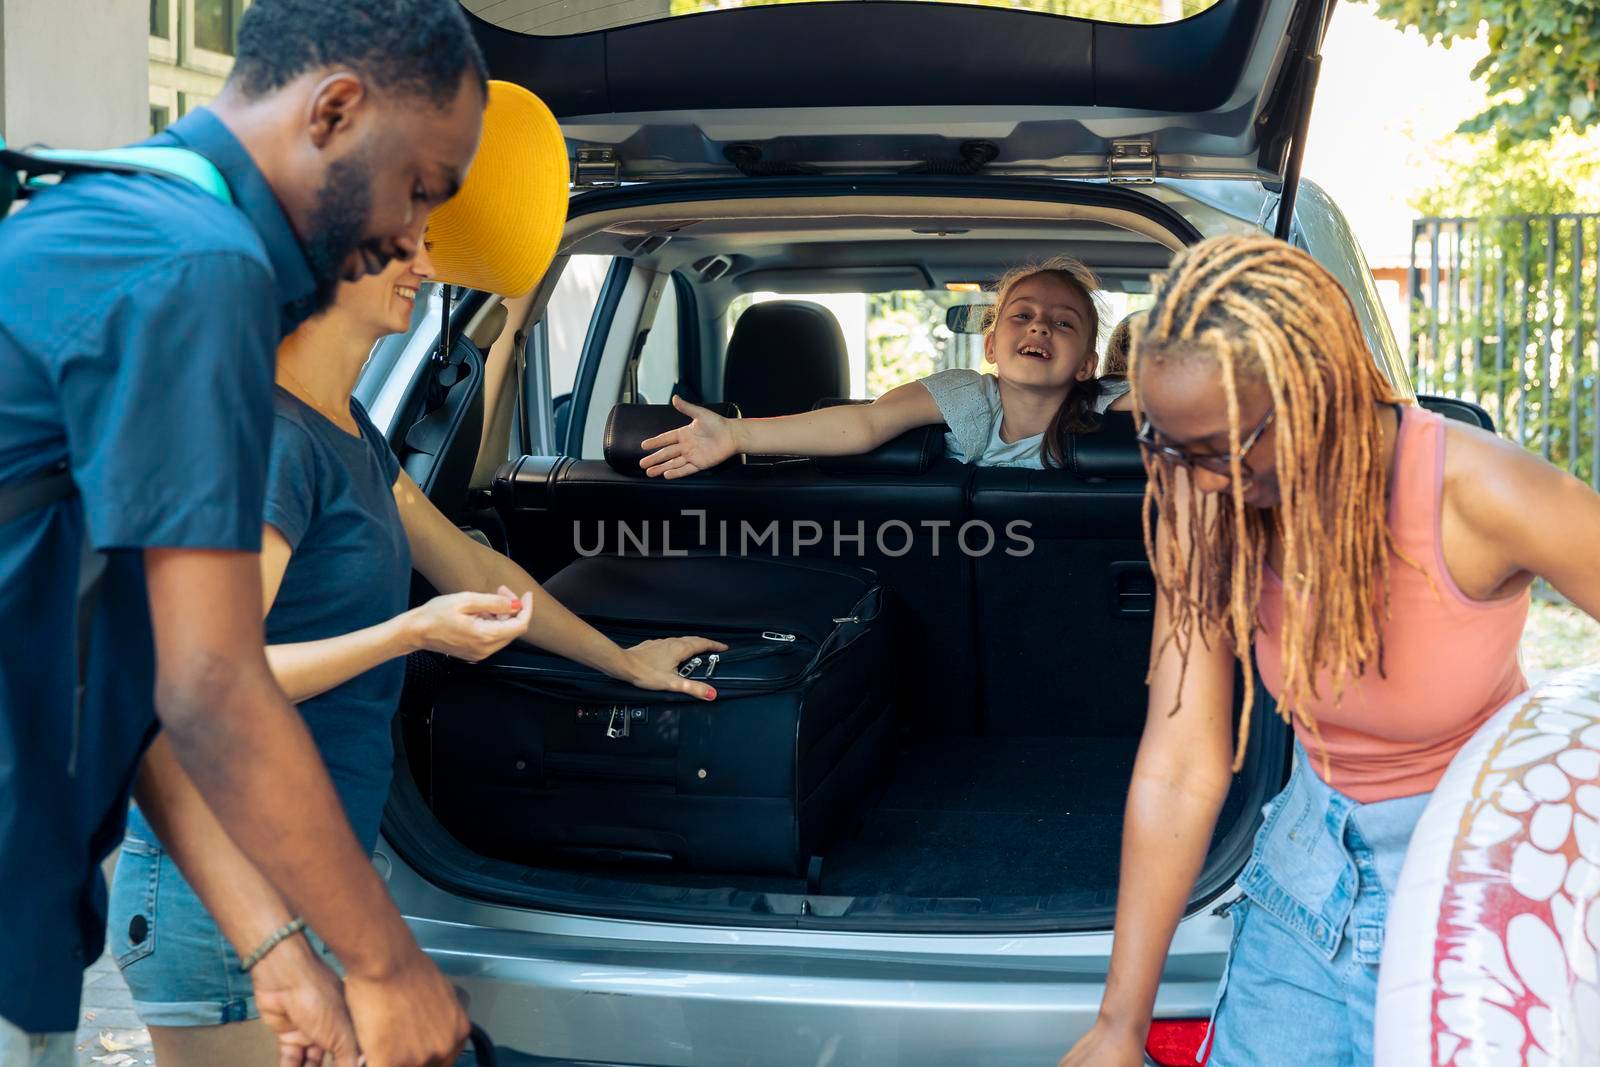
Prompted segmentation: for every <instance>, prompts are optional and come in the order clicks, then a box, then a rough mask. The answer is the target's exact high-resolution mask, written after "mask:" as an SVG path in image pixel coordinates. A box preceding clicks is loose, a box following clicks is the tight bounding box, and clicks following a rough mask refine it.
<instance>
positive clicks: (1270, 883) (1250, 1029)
mask: <svg viewBox="0 0 1600 1067" xmlns="http://www.w3.org/2000/svg"><path fill="white" fill-rule="evenodd" d="M1428 797H1429V794H1426V793H1424V794H1421V795H1418V796H1411V797H1401V798H1397V799H1395V800H1383V801H1378V802H1376V803H1372V804H1361V803H1358V802H1357V801H1354V800H1352V799H1350V798H1349V797H1347V796H1345V795H1344V794H1343V793H1340V792H1339V791H1338V790H1336V789H1334V788H1332V787H1331V786H1329V785H1328V784H1327V783H1325V782H1324V781H1323V780H1322V779H1321V778H1319V777H1318V776H1317V774H1316V772H1315V771H1314V770H1312V768H1311V766H1310V763H1309V760H1308V759H1307V756H1306V752H1305V750H1304V749H1303V748H1301V747H1300V745H1299V744H1296V745H1295V761H1294V771H1293V773H1292V774H1291V775H1290V777H1289V784H1288V785H1287V786H1285V787H1284V790H1283V792H1281V793H1279V794H1278V795H1277V796H1276V797H1275V798H1274V799H1273V800H1272V801H1271V802H1270V803H1269V804H1268V805H1267V807H1266V808H1265V809H1264V810H1265V814H1266V822H1265V823H1264V824H1263V825H1262V827H1261V830H1260V832H1259V833H1257V835H1256V841H1255V848H1254V851H1253V852H1252V853H1251V856H1250V861H1249V862H1248V863H1246V864H1245V868H1244V871H1243V873H1241V874H1240V876H1239V885H1240V888H1241V889H1243V891H1244V896H1243V897H1242V898H1241V899H1240V900H1239V901H1238V902H1237V903H1235V904H1234V905H1233V906H1232V908H1231V911H1230V914H1231V915H1232V917H1233V947H1232V949H1231V951H1230V952H1229V953H1228V963H1227V968H1226V970H1225V971H1224V972H1223V978H1222V984H1221V987H1220V988H1219V989H1218V991H1217V1006H1216V1010H1215V1012H1214V1013H1213V1016H1212V1022H1211V1030H1210V1036H1209V1038H1208V1039H1207V1041H1208V1044H1209V1045H1210V1053H1211V1059H1210V1063H1211V1067H1255V1065H1258V1064H1294V1065H1295V1067H1356V1065H1358V1064H1360V1065H1367V1064H1371V1063H1372V1023H1373V1011H1374V1008H1375V1005H1376V1002H1377V992H1378V961H1379V958H1380V957H1381V955H1382V953H1383V926H1384V921H1385V919H1386V917H1387V914H1388V903H1389V897H1390V896H1391V895H1392V894H1393V893H1394V890H1395V886H1396V885H1397V884H1398V883H1399V880H1400V866H1401V864H1402V863H1403V862H1404V860H1405V855H1406V845H1407V843H1408V842H1410V840H1411V831H1412V830H1413V829H1414V828H1415V827H1416V824H1417V820H1418V819H1419V818H1421V817H1422V809H1423V808H1425V807H1426V806H1427V803H1428ZM1204 1051H1205V1050H1204V1049H1202V1055H1204Z"/></svg>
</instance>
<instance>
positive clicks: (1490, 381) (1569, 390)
mask: <svg viewBox="0 0 1600 1067" xmlns="http://www.w3.org/2000/svg"><path fill="white" fill-rule="evenodd" d="M1597 252H1600V214H1566V215H1508V216H1499V217H1485V218H1425V219H1420V220H1418V221H1417V222H1415V223H1413V225H1412V229H1411V268H1410V274H1409V282H1410V292H1411V313H1410V325H1411V373H1412V380H1413V383H1414V384H1415V386H1416V389H1417V392H1419V393H1433V394H1437V395H1441V396H1452V397H1458V398H1460V399H1463V400H1471V401H1473V402H1475V403H1478V404H1481V405H1482V406H1483V407H1484V408H1485V409H1487V410H1488V412H1489V414H1490V415H1492V416H1494V420H1495V425H1496V426H1498V427H1499V429H1500V432H1501V433H1502V434H1503V435H1505V436H1506V437H1508V438H1510V439H1511V440H1513V441H1518V442H1520V443H1521V444H1523V445H1524V446H1526V447H1528V448H1530V449H1532V450H1534V451H1536V452H1538V453H1539V454H1540V455H1542V456H1543V457H1544V458H1546V459H1548V460H1550V461H1551V462H1553V463H1555V464H1557V465H1558V466H1561V467H1564V468H1565V469H1566V470H1568V471H1571V472H1572V473H1573V474H1575V475H1577V476H1578V477H1579V478H1582V479H1583V480H1584V481H1586V482H1589V483H1590V484H1591V485H1594V486H1595V487H1596V488H1600V322H1597V318H1600V260H1597Z"/></svg>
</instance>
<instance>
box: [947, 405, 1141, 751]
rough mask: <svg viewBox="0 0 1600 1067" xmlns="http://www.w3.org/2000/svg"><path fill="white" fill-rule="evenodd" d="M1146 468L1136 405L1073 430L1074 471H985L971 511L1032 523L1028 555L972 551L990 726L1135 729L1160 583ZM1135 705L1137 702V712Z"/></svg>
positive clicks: (1001, 521)
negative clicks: (1093, 427)
mask: <svg viewBox="0 0 1600 1067" xmlns="http://www.w3.org/2000/svg"><path fill="white" fill-rule="evenodd" d="M1144 486H1145V473H1144V466H1143V463H1142V461H1141V459H1140V455H1139V446H1138V444H1137V443H1136V442H1135V440H1134V428H1133V419H1132V416H1130V415H1128V414H1126V413H1123V412H1108V413H1106V415H1105V416H1104V417H1103V422H1102V425H1101V428H1100V429H1099V430H1098V431H1096V432H1093V433H1084V434H1074V435H1073V436H1072V437H1071V439H1070V441H1069V447H1068V449H1067V468H1066V469H1065V470H1046V471H1030V470H1016V469H1003V468H985V469H982V470H979V471H978V472H977V473H976V475H975V476H974V478H973V484H972V513H973V516H974V518H977V519H981V520H984V521H987V522H989V523H991V524H994V525H996V526H1004V525H1005V524H1006V523H1009V522H1017V521H1020V522H1024V523H1026V524H1027V527H1026V534H1027V536H1028V538H1029V539H1030V540H1031V542H1032V546H1031V549H1030V550H1029V551H1028V552H1027V553H1026V554H1025V555H1012V554H1008V553H1005V552H992V553H989V554H987V555H985V556H983V557H982V558H980V559H978V560H976V561H975V563H976V567H975V570H976V574H975V582H974V600H975V604H976V626H977V640H976V642H975V645H974V647H975V649H976V655H977V658H978V665H979V675H980V678H981V680H982V681H981V685H982V695H983V707H984V732H986V733H991V734H1000V735H1013V736H1052V735H1053V736H1063V735H1066V736H1081V737H1094V736H1099V737H1118V736H1129V737H1131V736H1137V735H1138V734H1139V732H1140V730H1141V729H1143V724H1144V720H1143V715H1142V709H1143V707H1144V701H1143V700H1142V699H1138V698H1136V699H1134V700H1130V698H1129V694H1142V693H1143V690H1144V676H1145V670H1146V668H1147V667H1148V666H1149V658H1150V635H1151V628H1152V625H1153V622H1154V619H1153V615H1154V610H1153V609H1154V605H1155V585H1154V579H1153V577H1152V576H1151V573H1150V566H1149V563H1148V562H1147V560H1146V558H1145V551H1144V537H1143V533H1142V527H1141V520H1140V508H1141V505H1142V502H1143V499H1144ZM1130 706H1137V707H1138V708H1139V709H1140V712H1139V713H1138V714H1132V715H1130V714H1129V713H1128V709H1129V708H1130Z"/></svg>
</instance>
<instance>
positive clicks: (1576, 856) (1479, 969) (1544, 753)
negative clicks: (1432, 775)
mask: <svg viewBox="0 0 1600 1067" xmlns="http://www.w3.org/2000/svg"><path fill="white" fill-rule="evenodd" d="M1376 1061H1377V1064H1378V1067H1421V1065H1424V1064H1433V1065H1435V1067H1447V1065H1448V1067H1523V1065H1526V1067H1556V1065H1561V1067H1567V1065H1573V1067H1576V1065H1580V1064H1581V1065H1597V1064H1600V667H1589V668H1584V669H1581V670H1576V671H1571V672H1568V673H1566V674H1563V675H1561V676H1559V677H1557V678H1555V679H1552V680H1551V681H1549V682H1546V683H1544V684H1543V685H1539V686H1536V687H1535V688H1533V689H1531V690H1529V691H1528V692H1527V693H1524V694H1523V695H1522V696H1520V697H1518V698H1516V699H1515V700H1513V701H1511V702H1510V703H1509V704H1507V705H1506V706H1505V707H1503V708H1501V709H1500V710H1499V711H1498V712H1496V713H1495V715H1494V716H1493V717H1492V718H1490V719H1489V721H1488V722H1487V723H1485V724H1484V725H1483V728H1482V729H1480V730H1479V731H1478V732H1477V733H1476V734H1475V735H1474V736H1473V738H1472V740H1471V741H1469V742H1468V743H1467V745H1466V746H1465V747H1464V748H1462V750H1461V751H1460V752H1459V753H1457V755H1456V758H1455V760H1454V761H1452V762H1451V764H1450V768H1449V770H1448V771H1447V772H1446V773H1445V776H1444V779H1443V780H1442V781H1441V782H1440V783H1439V788H1438V789H1437V790H1435V792H1434V794H1433V798H1432V800H1430V801H1429V802H1428V807H1427V810H1426V811H1425V812H1424V813H1423V816H1422V819H1421V821H1420V822H1419V823H1418V824H1417V829H1416V832H1415V834H1414V835H1413V836H1412V839H1411V845H1410V848H1409V849H1408V850H1407V852H1406V861H1405V868H1404V870H1403V872H1402V874H1401V876H1400V887H1399V891H1398V892H1397V894H1396V896H1395V899H1394V901H1393V903H1392V905H1391V907H1390V912H1389V919H1388V929H1387V933H1386V935H1385V944H1384V950H1383V967H1382V970H1381V972H1380V975H1379V981H1378V1011H1377V1035H1376Z"/></svg>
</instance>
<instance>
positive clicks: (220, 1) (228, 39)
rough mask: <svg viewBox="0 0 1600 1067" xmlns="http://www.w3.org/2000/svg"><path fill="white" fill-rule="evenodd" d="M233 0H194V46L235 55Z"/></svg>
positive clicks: (220, 53) (226, 54)
mask: <svg viewBox="0 0 1600 1067" xmlns="http://www.w3.org/2000/svg"><path fill="white" fill-rule="evenodd" d="M233 37H234V9H233V0H194V46H195V47H196V48H203V49H205V50H206V51H207V52H215V53H217V54H218V55H224V56H231V55H233Z"/></svg>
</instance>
